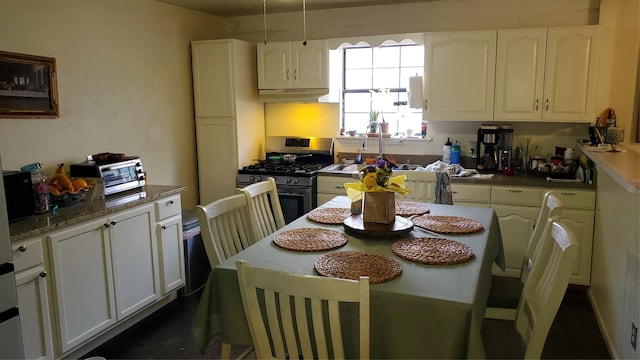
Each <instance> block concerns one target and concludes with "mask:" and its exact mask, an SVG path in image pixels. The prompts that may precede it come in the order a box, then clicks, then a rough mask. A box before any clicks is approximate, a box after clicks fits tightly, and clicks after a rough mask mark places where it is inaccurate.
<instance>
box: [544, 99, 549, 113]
mask: <svg viewBox="0 0 640 360" xmlns="http://www.w3.org/2000/svg"><path fill="white" fill-rule="evenodd" d="M546 103H547V104H546V105H545V109H544V110H545V111H549V98H547V101H546Z"/></svg>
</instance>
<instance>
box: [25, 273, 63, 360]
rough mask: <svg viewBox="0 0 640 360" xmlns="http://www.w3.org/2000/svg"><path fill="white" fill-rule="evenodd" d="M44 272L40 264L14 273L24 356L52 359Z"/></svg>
mask: <svg viewBox="0 0 640 360" xmlns="http://www.w3.org/2000/svg"><path fill="white" fill-rule="evenodd" d="M46 276H47V272H46V271H45V269H44V266H42V265H40V266H37V267H35V268H31V269H29V270H25V271H21V272H19V273H17V274H16V285H17V293H18V307H19V309H20V328H21V330H22V345H23V349H24V357H25V359H53V357H54V356H53V337H52V335H51V320H50V317H49V294H48V292H47V281H46Z"/></svg>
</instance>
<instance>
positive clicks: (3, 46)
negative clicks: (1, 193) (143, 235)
mask: <svg viewBox="0 0 640 360" xmlns="http://www.w3.org/2000/svg"><path fill="white" fill-rule="evenodd" d="M222 25H223V23H222V19H220V18H217V17H214V16H210V15H205V14H202V13H198V12H194V11H187V10H185V9H181V8H177V7H173V6H169V5H166V4H162V3H159V2H155V1H151V0H135V1H130V0H88V1H84V0H83V1H80V0H56V1H49V0H2V1H1V2H0V50H3V51H9V52H16V53H25V54H32V55H39V56H47V57H53V58H56V61H57V70H58V88H59V93H58V95H59V101H60V118H59V119H26V120H18V119H0V154H1V156H2V163H3V166H4V168H5V169H18V168H20V166H22V165H25V164H28V163H32V162H36V161H37V162H40V163H42V164H43V167H44V170H45V171H46V172H48V173H49V174H52V173H53V170H54V169H55V166H56V164H57V163H61V162H63V163H67V164H68V163H73V162H79V161H82V160H84V157H85V155H88V154H93V153H98V152H105V151H109V152H124V153H126V154H130V155H140V156H141V157H142V160H143V165H144V167H145V169H146V171H147V173H148V176H149V182H150V183H152V184H166V185H181V186H183V185H186V186H187V187H188V190H187V192H185V193H183V196H184V200H183V204H185V207H192V206H193V205H194V204H195V202H196V199H197V197H196V194H197V181H196V167H195V140H194V133H195V130H194V121H193V105H192V103H193V95H192V90H191V89H192V88H191V58H190V51H189V46H190V41H191V40H199V39H208V38H214V37H216V35H217V34H218V37H219V34H220V33H222Z"/></svg>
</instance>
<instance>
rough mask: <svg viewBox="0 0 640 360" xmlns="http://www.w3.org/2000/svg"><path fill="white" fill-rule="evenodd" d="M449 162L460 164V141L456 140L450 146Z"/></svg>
mask: <svg viewBox="0 0 640 360" xmlns="http://www.w3.org/2000/svg"><path fill="white" fill-rule="evenodd" d="M451 163H452V164H460V142H459V141H458V140H456V143H455V144H453V145H452V146H451Z"/></svg>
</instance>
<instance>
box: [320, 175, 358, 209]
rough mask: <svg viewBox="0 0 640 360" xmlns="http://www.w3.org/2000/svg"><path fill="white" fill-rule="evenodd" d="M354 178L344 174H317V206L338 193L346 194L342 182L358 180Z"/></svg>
mask: <svg viewBox="0 0 640 360" xmlns="http://www.w3.org/2000/svg"><path fill="white" fill-rule="evenodd" d="M355 176H356V177H355V178H351V177H344V176H323V175H321V176H318V198H317V199H318V206H320V205H322V204H324V203H326V202H327V201H329V200H331V199H333V198H334V197H336V196H339V195H347V191H346V190H345V188H344V184H345V183H348V182H354V181H359V180H358V177H357V175H355Z"/></svg>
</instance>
